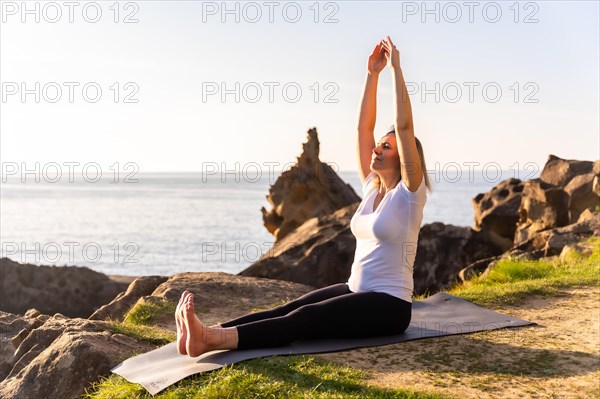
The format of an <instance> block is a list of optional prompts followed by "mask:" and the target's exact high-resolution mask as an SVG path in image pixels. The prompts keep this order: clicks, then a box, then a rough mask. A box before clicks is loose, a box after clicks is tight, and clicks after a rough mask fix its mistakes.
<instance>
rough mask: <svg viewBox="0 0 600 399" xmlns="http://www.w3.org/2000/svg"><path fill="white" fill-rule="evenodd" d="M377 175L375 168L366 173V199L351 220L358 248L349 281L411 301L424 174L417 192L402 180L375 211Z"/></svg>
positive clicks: (353, 288) (351, 284)
mask: <svg viewBox="0 0 600 399" xmlns="http://www.w3.org/2000/svg"><path fill="white" fill-rule="evenodd" d="M376 177H377V175H376V174H375V172H372V171H371V172H370V173H369V174H368V175H367V177H366V179H365V183H364V184H363V187H362V190H363V199H362V201H361V203H360V204H359V206H358V208H357V210H356V213H355V214H354V215H353V216H352V219H351V221H350V230H351V231H352V234H354V236H355V237H356V252H355V254H354V263H353V264H352V270H351V273H350V277H349V278H348V281H347V282H346V284H348V288H350V290H351V291H353V292H361V291H376V292H385V293H388V294H390V295H393V296H395V297H398V298H400V299H403V300H405V301H406V302H410V303H412V294H413V288H414V280H413V265H414V261H415V256H416V255H417V240H418V236H419V230H420V228H421V221H422V219H423V208H424V206H425V203H426V202H427V193H426V191H425V190H426V186H425V177H423V179H422V180H421V185H420V186H419V188H418V189H417V191H416V192H414V193H413V192H411V191H410V190H408V187H406V185H405V184H404V181H403V180H401V181H400V183H398V184H397V185H396V187H394V188H393V189H392V190H390V191H389V192H388V193H387V194H386V195H385V197H383V199H382V200H381V202H380V203H379V205H378V206H377V209H376V210H375V211H373V203H374V201H375V197H376V196H377V192H378V190H377V188H376V187H375V184H374V183H375V182H374V180H375V179H376Z"/></svg>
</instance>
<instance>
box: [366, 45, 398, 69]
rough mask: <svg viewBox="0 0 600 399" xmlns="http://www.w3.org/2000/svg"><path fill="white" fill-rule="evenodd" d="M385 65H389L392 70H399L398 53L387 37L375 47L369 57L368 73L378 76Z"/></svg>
mask: <svg viewBox="0 0 600 399" xmlns="http://www.w3.org/2000/svg"><path fill="white" fill-rule="evenodd" d="M386 65H390V67H391V68H392V69H393V70H396V69H400V52H399V51H398V49H396V46H395V45H394V43H393V42H392V39H390V37H389V36H386V38H385V39H383V40H381V41H380V42H379V43H377V45H375V48H374V49H373V52H372V53H371V55H370V56H369V62H368V71H369V73H372V74H379V73H380V72H381V71H382V70H383V68H385V66H386Z"/></svg>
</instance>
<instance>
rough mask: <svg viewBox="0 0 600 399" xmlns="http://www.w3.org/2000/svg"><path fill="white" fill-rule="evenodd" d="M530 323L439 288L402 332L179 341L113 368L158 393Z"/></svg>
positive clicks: (420, 303) (415, 305) (417, 303)
mask: <svg viewBox="0 0 600 399" xmlns="http://www.w3.org/2000/svg"><path fill="white" fill-rule="evenodd" d="M530 324H537V323H533V322H530V321H527V320H523V319H519V318H517V317H513V316H509V315H506V314H502V313H498V312H495V311H493V310H489V309H485V308H482V307H481V306H478V305H475V304H473V303H471V302H469V301H465V300H464V299H461V298H458V297H456V296H454V295H450V294H448V293H445V292H439V293H437V294H435V295H432V296H430V297H429V298H427V299H425V300H423V301H413V306H412V318H411V323H410V326H409V327H408V328H407V329H406V330H405V331H404V332H403V333H402V334H397V335H388V336H381V337H373V338H350V339H319V340H316V339H315V340H299V341H295V342H292V343H291V344H289V345H286V346H280V347H276V348H260V349H247V350H215V351H212V352H207V353H204V354H203V355H201V356H198V357H195V358H192V357H189V356H187V355H180V354H179V353H178V352H177V347H176V343H175V342H172V343H169V344H167V345H165V346H162V347H160V348H157V349H155V350H152V351H150V352H147V353H144V354H141V355H137V356H134V357H132V358H129V359H127V360H125V361H124V362H123V363H121V364H119V365H118V366H116V367H114V368H113V369H112V370H111V371H112V372H113V373H116V374H119V375H121V376H122V377H124V378H125V379H127V380H128V381H130V382H134V383H138V384H141V385H143V386H144V388H146V389H147V390H148V392H150V394H152V395H155V394H157V393H158V392H160V391H162V390H163V389H165V388H167V387H168V386H170V385H172V384H174V383H176V382H177V381H180V380H182V379H183V378H185V377H187V376H190V375H192V374H196V373H203V372H205V371H210V370H215V369H218V368H221V367H223V366H226V365H228V364H232V363H237V362H241V361H243V360H248V359H255V358H259V357H265V356H273V355H299V354H304V353H323V352H337V351H342V350H347V349H353V348H364V347H369V346H380V345H388V344H395V343H399V342H404V341H410V340H414V339H422V338H432V337H440V336H444V335H456V334H468V333H472V332H475V331H484V330H496V329H499V328H506V327H516V326H526V325H530Z"/></svg>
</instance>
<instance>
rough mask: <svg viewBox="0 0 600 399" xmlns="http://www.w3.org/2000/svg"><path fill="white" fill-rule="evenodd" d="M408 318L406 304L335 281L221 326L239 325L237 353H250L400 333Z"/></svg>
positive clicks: (408, 306)
mask: <svg viewBox="0 0 600 399" xmlns="http://www.w3.org/2000/svg"><path fill="white" fill-rule="evenodd" d="M411 315H412V303H410V302H407V301H404V300H402V299H400V298H397V297H395V296H392V295H389V294H386V293H383V292H373V291H367V292H352V291H350V289H349V288H348V285H347V284H346V283H339V284H334V285H330V286H328V287H323V288H319V289H317V290H314V291H311V292H309V293H307V294H305V295H303V296H301V297H299V298H298V299H295V300H293V301H291V302H288V303H286V304H284V305H281V306H277V307H276V308H273V309H270V310H264V311H262V312H256V313H250V314H247V315H245V316H242V317H238V318H237V319H233V320H229V321H227V322H225V323H221V324H220V325H221V326H222V327H237V332H238V349H249V348H264V347H273V346H283V345H286V344H288V343H290V342H292V341H295V340H299V339H307V338H361V337H373V336H380V335H395V334H400V333H402V332H403V331H404V330H406V328H408V325H409V324H410V319H411Z"/></svg>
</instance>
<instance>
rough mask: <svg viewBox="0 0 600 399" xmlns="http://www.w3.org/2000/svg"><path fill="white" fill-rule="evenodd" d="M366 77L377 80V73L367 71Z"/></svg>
mask: <svg viewBox="0 0 600 399" xmlns="http://www.w3.org/2000/svg"><path fill="white" fill-rule="evenodd" d="M367 76H369V77H371V78H375V79H377V78H378V77H379V72H371V71H368V70H367Z"/></svg>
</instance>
